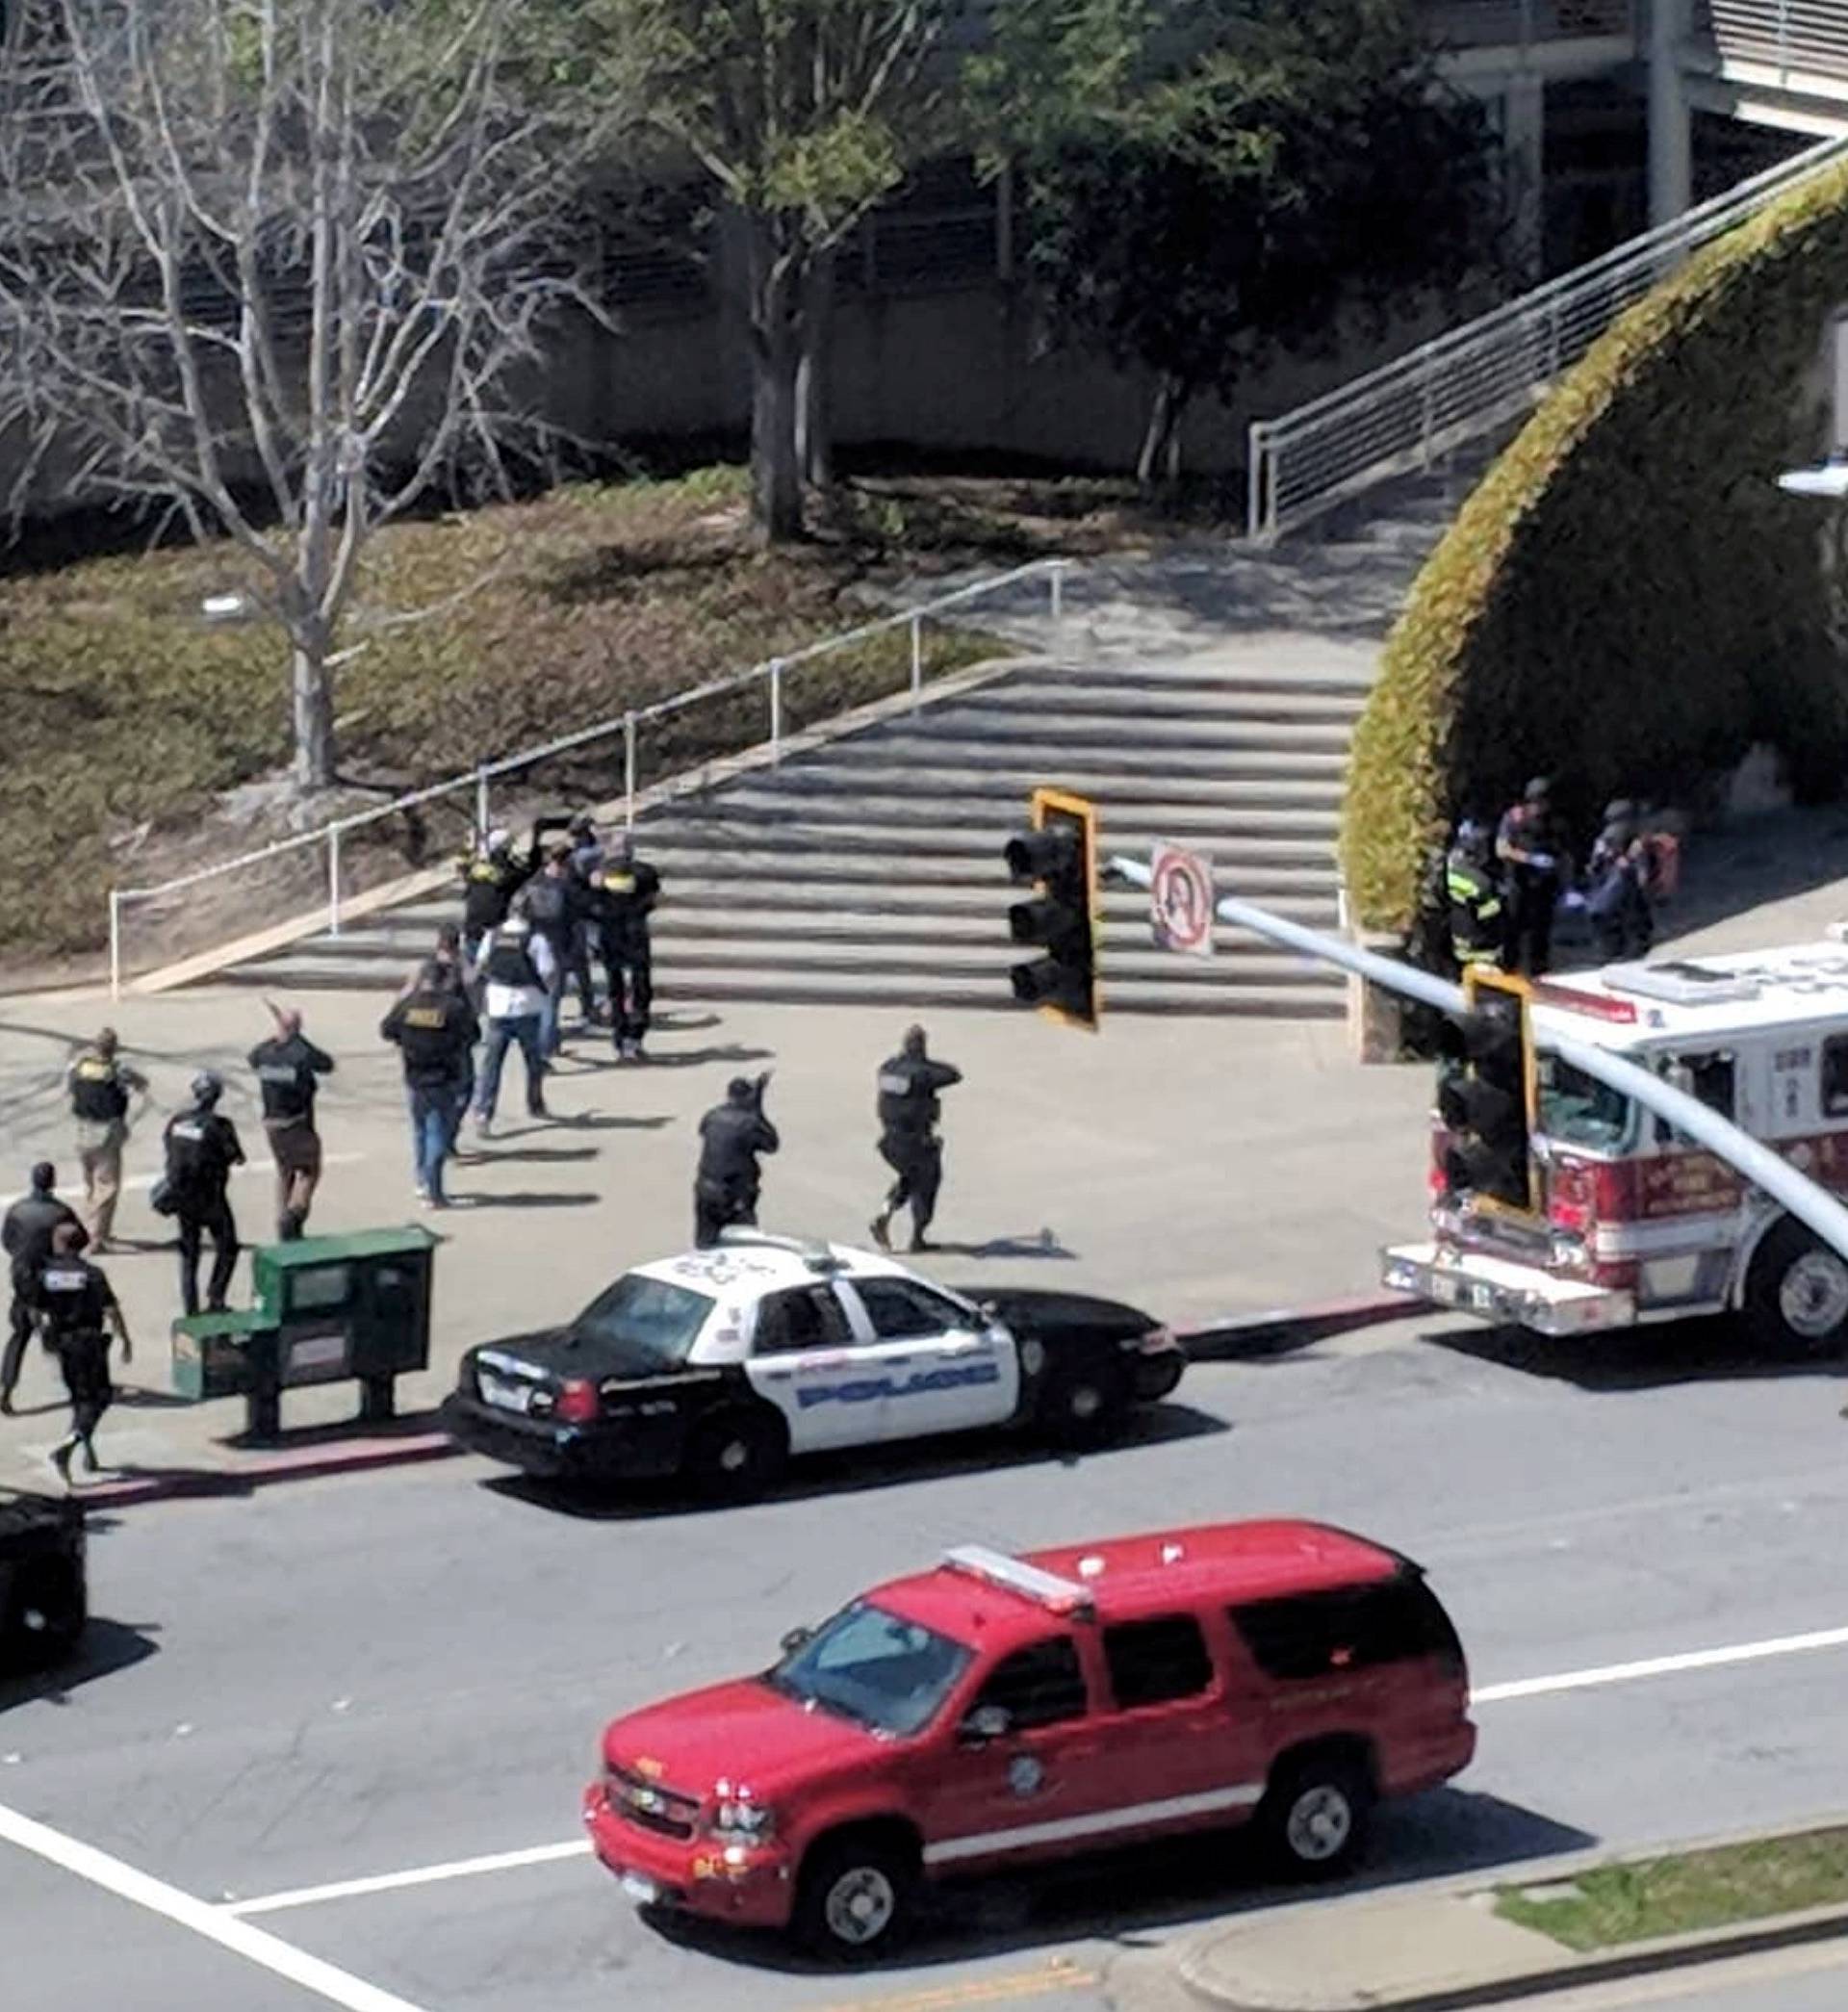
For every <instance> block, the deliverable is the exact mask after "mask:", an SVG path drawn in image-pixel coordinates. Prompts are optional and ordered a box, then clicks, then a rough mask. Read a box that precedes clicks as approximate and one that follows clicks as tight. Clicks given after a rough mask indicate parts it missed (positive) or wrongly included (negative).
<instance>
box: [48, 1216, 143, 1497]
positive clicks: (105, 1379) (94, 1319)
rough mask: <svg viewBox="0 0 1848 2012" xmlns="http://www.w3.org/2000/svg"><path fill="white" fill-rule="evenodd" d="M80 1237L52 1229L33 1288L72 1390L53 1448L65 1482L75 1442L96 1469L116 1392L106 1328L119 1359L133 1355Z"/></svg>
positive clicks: (68, 1229) (71, 1228) (72, 1228)
mask: <svg viewBox="0 0 1848 2012" xmlns="http://www.w3.org/2000/svg"><path fill="white" fill-rule="evenodd" d="M82 1236H83V1231H82V1229H81V1228H79V1227H78V1226H77V1225H74V1224H70V1223H65V1224H61V1225H59V1227H58V1228H57V1229H56V1230H54V1231H53V1232H52V1247H51V1254H50V1256H48V1257H47V1258H46V1259H45V1261H44V1263H43V1264H42V1265H41V1266H40V1267H39V1275H38V1277H37V1278H36V1279H35V1281H34V1288H33V1310H34V1311H35V1312H36V1313H37V1314H38V1316H39V1320H40V1321H42V1322H43V1324H44V1330H43V1331H44V1337H45V1346H46V1348H48V1349H49V1350H50V1351H51V1353H52V1354H54V1355H56V1356H57V1358H58V1366H59V1368H60V1369H61V1370H63V1372H64V1388H65V1390H66V1391H67V1392H68V1393H69V1395H70V1431H69V1432H67V1433H65V1435H64V1438H62V1439H61V1440H59V1442H58V1444H57V1445H56V1446H54V1447H53V1448H52V1450H51V1464H52V1465H53V1466H54V1467H55V1468H56V1469H57V1470H58V1476H59V1479H60V1480H61V1481H63V1482H64V1484H65V1486H66V1487H68V1486H69V1484H70V1457H71V1455H72V1454H73V1453H75V1452H76V1451H77V1449H78V1448H79V1447H82V1448H83V1453H84V1470H85V1472H86V1473H88V1474H94V1473H95V1472H96V1469H97V1461H96V1444H95V1433H96V1427H97V1425H98V1423H99V1422H100V1421H101V1419H102V1415H103V1413H104V1412H105V1411H107V1410H108V1409H109V1407H110V1406H111V1404H113V1403H114V1402H115V1397H116V1388H115V1385H114V1384H113V1383H112V1382H111V1381H110V1378H109V1329H111V1328H114V1329H115V1332H116V1339H117V1340H118V1341H119V1342H120V1343H121V1345H122V1360H123V1361H124V1362H132V1361H133V1360H134V1359H135V1347H134V1344H133V1343H132V1342H131V1341H130V1340H129V1338H128V1323H127V1322H126V1321H124V1320H123V1318H122V1309H121V1307H120V1306H119V1305H118V1304H117V1303H116V1294H115V1292H114V1290H113V1289H112V1288H111V1286H110V1282H109V1280H108V1279H107V1278H105V1277H103V1275H102V1273H101V1272H100V1271H98V1270H97V1268H96V1267H95V1266H94V1265H93V1264H90V1263H88V1262H87V1261H86V1260H85V1259H84V1258H82V1257H80V1256H79V1255H78V1251H79V1249H80V1241H79V1240H80V1239H81V1238H82Z"/></svg>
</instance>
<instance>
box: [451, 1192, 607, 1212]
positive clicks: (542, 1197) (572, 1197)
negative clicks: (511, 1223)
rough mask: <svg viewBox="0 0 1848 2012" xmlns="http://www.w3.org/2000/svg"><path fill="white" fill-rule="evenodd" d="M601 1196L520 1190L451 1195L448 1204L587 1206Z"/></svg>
mask: <svg viewBox="0 0 1848 2012" xmlns="http://www.w3.org/2000/svg"><path fill="white" fill-rule="evenodd" d="M602 1199H603V1197H602V1196H601V1195H596V1194H591V1193H589V1192H587V1191H586V1192H583V1193H574V1194H569V1195H546V1194H540V1193H538V1192H535V1191H522V1192H521V1193H518V1194H513V1195H452V1196H451V1197H450V1198H449V1201H450V1206H451V1207H455V1208H470V1209H482V1208H589V1207H591V1206H592V1204H593V1203H595V1202H599V1201H601V1200H602Z"/></svg>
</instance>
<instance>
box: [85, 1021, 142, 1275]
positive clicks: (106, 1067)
mask: <svg viewBox="0 0 1848 2012" xmlns="http://www.w3.org/2000/svg"><path fill="white" fill-rule="evenodd" d="M119 1050H120V1043H119V1041H118V1040H117V1038H116V1029H115V1028H114V1027H105V1028H103V1029H102V1031H101V1032H100V1033H99V1034H98V1035H97V1036H96V1039H95V1041H94V1042H93V1043H92V1044H91V1045H90V1046H89V1047H87V1048H85V1049H84V1050H83V1051H82V1052H81V1053H80V1054H79V1055H77V1057H76V1058H75V1059H74V1060H73V1061H72V1063H71V1065H70V1067H69V1069H68V1070H65V1072H64V1087H65V1088H66V1089H67V1090H68V1091H69V1093H70V1109H71V1115H72V1117H74V1118H75V1119H76V1121H77V1159H78V1163H79V1164H80V1165H81V1166H82V1168H83V1170H84V1212H85V1214H86V1215H87V1216H88V1217H89V1218H90V1221H89V1224H88V1225H87V1227H88V1228H89V1230H90V1248H91V1249H92V1250H94V1251H107V1250H108V1249H109V1233H110V1231H111V1230H112V1229H113V1228H114V1227H115V1226H116V1197H117V1196H118V1195H119V1194H120V1193H121V1188H122V1147H123V1145H124V1143H125V1142H126V1140H127V1138H128V1102H129V1098H130V1096H146V1095H147V1078H146V1077H145V1076H143V1075H141V1074H140V1073H139V1072H138V1071H136V1070H132V1069H130V1068H129V1067H128V1066H127V1065H126V1064H125V1063H124V1062H123V1061H122V1059H121V1055H120V1052H119Z"/></svg>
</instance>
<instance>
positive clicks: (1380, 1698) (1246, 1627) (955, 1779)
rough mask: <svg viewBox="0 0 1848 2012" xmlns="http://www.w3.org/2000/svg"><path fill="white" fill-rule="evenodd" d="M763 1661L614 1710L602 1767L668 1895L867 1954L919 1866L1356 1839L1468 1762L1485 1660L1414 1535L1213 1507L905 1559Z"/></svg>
mask: <svg viewBox="0 0 1848 2012" xmlns="http://www.w3.org/2000/svg"><path fill="white" fill-rule="evenodd" d="M1475 1747H1476V1729H1475V1727H1474V1726H1473V1725H1472V1724H1471V1722H1470V1718H1469V1677H1468V1673H1467V1671H1466V1669H1465V1666H1464V1661H1463V1651H1462V1649H1461V1647H1460V1646H1459V1644H1458V1642H1457V1638H1456V1632H1455V1630H1454V1629H1453V1628H1452V1627H1451V1626H1450V1619H1449V1617H1448V1616H1447V1615H1446V1614H1445V1612H1444V1610H1443V1608H1442V1607H1440V1606H1439V1605H1438V1602H1437V1599H1436V1596H1435V1595H1434V1594H1433V1593H1432V1592H1431V1591H1430V1589H1429V1588H1428V1587H1427V1586H1426V1585H1425V1584H1424V1574H1423V1573H1422V1572H1421V1571H1420V1569H1419V1568H1418V1566H1416V1565H1414V1564H1413V1563H1411V1562H1410V1561H1409V1560H1407V1559H1404V1558H1401V1557H1399V1554H1398V1553H1396V1552H1393V1551H1389V1550H1386V1549H1384V1548H1383V1547H1382V1546H1380V1545H1378V1544H1373V1543H1369V1542H1367V1541H1366V1540H1365V1539H1364V1538H1362V1537H1357V1536H1351V1535H1347V1534H1346V1533H1345V1532H1342V1531H1338V1530H1330V1529H1327V1528H1324V1527H1323V1526H1322V1525H1320V1524H1315V1523H1296V1522H1267V1523H1219V1524H1211V1525H1208V1526H1206V1527H1204V1528H1201V1529H1197V1530H1174V1531H1163V1532H1158V1533H1156V1534H1154V1535H1148V1536H1137V1537H1119V1538H1116V1539H1114V1540H1112V1541H1111V1542H1109V1543H1102V1544H1090V1545H1079V1546H1075V1547H1072V1548H1069V1549H1063V1550H1058V1551H1042V1552H1036V1553H1034V1554H1033V1555H1031V1556H1030V1557H1026V1558H1020V1559H1015V1558H1010V1557H1006V1556H1004V1555H1002V1554H1001V1553H999V1552H994V1551H988V1550H984V1549H981V1548H979V1547H976V1546H969V1547H966V1548H963V1549H961V1550H956V1551H951V1552H949V1553H948V1554H947V1555H946V1556H945V1558H944V1560H943V1561H942V1563H941V1564H939V1565H938V1566H937V1569H936V1570H935V1571H930V1572H922V1573H919V1574H917V1575H916V1576H915V1577H912V1578H910V1579H895V1580H893V1581H891V1582H890V1583H889V1584H888V1585H886V1586H878V1587H876V1588H875V1589H874V1590H873V1591H871V1592H869V1593H867V1594H866V1595H865V1596H864V1597H863V1598H861V1599H859V1600H856V1601H855V1602H854V1603H853V1604H852V1606H850V1607H847V1608H845V1609H844V1610H843V1611H842V1612H839V1613H837V1614H835V1615H834V1618H833V1619H832V1620H831V1621H828V1622H826V1623H825V1624H824V1625H823V1626H821V1627H820V1628H817V1629H814V1630H809V1629H798V1630H797V1631H796V1632H795V1633H793V1634H792V1635H790V1636H788V1637H787V1638H785V1639H784V1642H783V1660H782V1661H781V1662H779V1663H778V1664H775V1666H774V1667H772V1668H771V1669H768V1670H766V1671H764V1672H763V1674H762V1675H760V1676H755V1677H745V1678H742V1679H739V1680H738V1681H736V1682H733V1683H729V1684H720V1685H716V1686H714V1687H712V1688H711V1689H709V1690H696V1691H692V1692H690V1693H688V1694H687V1695H685V1696H683V1697H678V1698H672V1699H669V1700H668V1701H667V1702H666V1703H664V1704H659V1705H654V1706H651V1707H650V1708H648V1709H647V1710H646V1711H642V1712H636V1713H632V1714H631V1715H629V1716H628V1717H626V1718H619V1719H617V1720H615V1721H614V1722H613V1723H612V1724H611V1725H610V1726H609V1728H608V1729H607V1730H606V1731H605V1733H604V1735H603V1777H602V1779H601V1780H599V1781H597V1782H595V1783H593V1784H592V1785H591V1787H590V1788H589V1789H588V1790H587V1791H586V1792H585V1796H584V1820H585V1822H586V1823H587V1824H588V1825H589V1828H590V1835H591V1840H592V1843H593V1844H594V1845H595V1847H596V1851H597V1855H598V1856H599V1857H600V1858H601V1859H602V1860H603V1864H604V1865H605V1866H607V1867H608V1868H609V1870H611V1871H612V1872H614V1873H615V1874H616V1875H617V1876H618V1877H619V1878H620V1879H621V1881H622V1883H623V1886H624V1888H625V1889H626V1890H627V1891H628V1892H629V1894H630V1895H631V1896H633V1897H634V1898H635V1899H636V1900H638V1901H639V1902H641V1903H642V1904H643V1905H645V1906H658V1907H671V1908H680V1909H685V1910H687V1911H689V1912H691V1913H693V1914H697V1915H705V1916H708V1917H711V1918H713V1919H715V1920H720V1921H728V1922H740V1923H745V1924H749V1925H754V1926H760V1927H773V1928H789V1929H791V1930H793V1932H794V1933H795V1934H796V1935H797V1937H798V1938H799V1939H800V1940H801V1941H803V1942H804V1943H805V1944H807V1945H808V1946H809V1948H812V1949H815V1950H817V1951H819V1952H822V1953H826V1954H832V1955H836V1956H847V1957H863V1956H868V1955H871V1954H873V1953H874V1952H876V1951H878V1950H881V1949H883V1948H886V1947H887V1946H888V1945H890V1944H891V1943H893V1942H894V1941H895V1940H896V1939H897V1938H898V1937H899V1935H900V1934H901V1933H902V1931H903V1929H904V1927H905V1925H906V1922H907V1920H908V1918H909V1916H910V1913H911V1904H912V1902H913V1900H914V1899H915V1897H916V1896H917V1893H918V1889H919V1886H920V1883H921V1882H922V1881H924V1880H928V1879H935V1878H939V1877H943V1876H945V1875H949V1874H960V1873H963V1872H969V1871H982V1870H990V1869H994V1868H999V1867H1002V1866H1008V1867H1012V1866H1016V1865H1022V1864H1028V1863H1032V1862H1034V1861H1039V1860H1046V1859H1053V1858H1062V1857H1066V1856H1069V1855H1071V1854H1073V1853H1076V1852H1080V1851H1084V1850H1087V1849H1090V1848H1093V1847H1096V1846H1098V1845H1101V1844H1113V1845H1114V1844H1123V1843H1128V1842H1136V1841H1140V1840H1142V1839H1145V1838H1154V1837H1162V1836H1168V1835H1170V1834H1173V1833H1176V1832H1180V1831H1186V1830H1196V1829H1200V1830H1203V1829H1209V1828H1213V1827H1215V1826H1219V1825H1224V1824H1227V1823H1232V1822H1237V1821H1241V1820H1243V1819H1251V1820H1253V1821H1254V1822H1256V1823H1257V1824H1258V1825H1259V1826H1260V1828H1261V1830H1262V1832H1263V1834H1264V1839H1265V1842H1266V1844H1268V1845H1269V1846H1270V1849H1271V1850H1272V1852H1273V1853H1274V1855H1275V1857H1276V1858H1277V1859H1278V1860H1279V1861H1280V1862H1281V1863H1282V1864H1283V1865H1284V1866H1285V1867H1287V1868H1289V1869H1290V1870H1295V1871H1296V1872H1299V1873H1306V1874H1327V1873H1332V1872H1335V1871H1338V1870H1342V1869H1343V1868H1345V1867H1346V1866H1347V1864H1349V1863H1350V1862H1351V1860H1352V1859H1353V1858H1354V1856H1355V1854H1356V1853H1357V1852H1358V1850H1359V1849H1360V1845H1361V1841H1362V1836H1363V1833H1364V1831H1365V1828H1366V1823H1367V1818H1368V1815H1369V1812H1370V1810H1371V1808H1372V1805H1373V1802H1374V1800H1375V1799H1376V1798H1377V1797H1379V1796H1381V1795H1403V1794H1409V1793H1412V1792H1413V1791H1415V1790H1419V1789H1424V1788H1429V1787H1431V1786H1433V1785H1434V1784H1436V1783H1438V1782H1441V1781H1444V1780H1447V1779H1448V1778H1449V1777H1450V1775H1453V1774H1455V1773H1456V1772H1457V1771H1458V1770H1459V1769H1460V1768H1462V1767H1466V1766H1467V1765H1468V1763H1469V1760H1470V1757H1471V1755H1472V1753H1473V1752H1474V1751H1475Z"/></svg>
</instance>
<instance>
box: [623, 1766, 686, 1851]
mask: <svg viewBox="0 0 1848 2012" xmlns="http://www.w3.org/2000/svg"><path fill="white" fill-rule="evenodd" d="M608 1775H609V1799H610V1801H611V1803H612V1804H613V1805H614V1806H615V1809H616V1812H617V1814H618V1815H619V1816H621V1817H624V1818H627V1819H628V1820H629V1822H630V1823H634V1824H637V1825H639V1826H640V1827H641V1828H642V1829H643V1830H653V1831H658V1832H659V1834H660V1835H661V1836H662V1837H664V1838H679V1839H681V1840H682V1841H684V1840H685V1839H687V1838H690V1837H691V1836H692V1835H693V1832H694V1829H695V1827H696V1826H697V1824H698V1822H699V1817H700V1805H699V1800H698V1798H697V1797H696V1796H692V1795H677V1794H676V1793H674V1791H673V1790H672V1789H661V1788H657V1787H656V1786H655V1784H654V1783H653V1782H651V1781H644V1780H643V1779H642V1777H641V1776H640V1775H639V1774H631V1773H630V1772H629V1769H628V1768H626V1767H611V1768H610V1769H609V1770H608Z"/></svg>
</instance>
